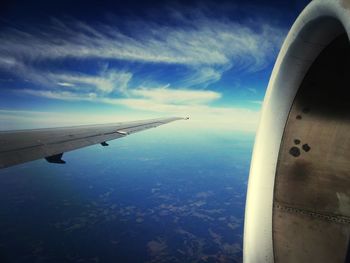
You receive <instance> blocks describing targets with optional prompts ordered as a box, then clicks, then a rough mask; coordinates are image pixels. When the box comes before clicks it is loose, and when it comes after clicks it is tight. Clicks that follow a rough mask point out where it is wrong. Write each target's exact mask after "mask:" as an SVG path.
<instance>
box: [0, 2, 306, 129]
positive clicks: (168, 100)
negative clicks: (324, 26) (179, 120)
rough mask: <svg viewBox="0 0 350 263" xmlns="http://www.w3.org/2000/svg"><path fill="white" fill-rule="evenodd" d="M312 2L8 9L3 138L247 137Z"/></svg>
mask: <svg viewBox="0 0 350 263" xmlns="http://www.w3.org/2000/svg"><path fill="white" fill-rule="evenodd" d="M2 2H3V1H2ZM307 2H308V1H273V0H272V1H134V0H129V1H127V2H125V1H88V3H86V1H73V2H72V1H4V2H3V3H1V5H2V6H1V7H0V124H1V127H0V129H1V130H8V129H22V128H33V127H53V126H65V125H74V124H87V123H105V122H115V121H128V120H137V119H146V118H156V117H168V116H183V117H185V116H189V117H190V118H191V125H192V127H193V128H196V129H198V128H203V129H207V128H213V127H214V128H215V129H218V128H219V129H225V130H235V131H244V132H254V131H255V130H256V127H257V123H258V119H259V113H260V109H261V105H262V101H263V98H264V94H265V91H266V87H267V84H268V80H269V77H270V74H271V71H272V68H273V65H274V62H275V59H276V57H277V54H278V51H279V49H280V47H281V45H282V43H283V40H284V38H285V37H286V34H287V33H288V30H289V28H290V27H291V25H292V23H293V21H294V20H295V18H296V17H297V15H298V14H299V13H300V11H301V10H302V9H303V7H304V6H305V5H306V4H307Z"/></svg>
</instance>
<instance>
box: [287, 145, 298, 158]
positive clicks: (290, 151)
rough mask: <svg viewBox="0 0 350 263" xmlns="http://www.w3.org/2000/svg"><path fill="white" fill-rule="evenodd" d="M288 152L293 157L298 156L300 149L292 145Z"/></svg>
mask: <svg viewBox="0 0 350 263" xmlns="http://www.w3.org/2000/svg"><path fill="white" fill-rule="evenodd" d="M289 154H290V155H292V156H294V157H298V156H299V155H300V150H299V148H298V147H295V146H294V147H292V148H290V150H289Z"/></svg>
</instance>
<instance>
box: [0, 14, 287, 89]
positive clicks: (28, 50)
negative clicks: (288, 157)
mask: <svg viewBox="0 0 350 263" xmlns="http://www.w3.org/2000/svg"><path fill="white" fill-rule="evenodd" d="M177 19H179V20H181V19H182V20H181V21H178V22H181V23H182V26H181V27H176V26H173V27H171V26H167V25H164V24H160V23H156V22H147V21H140V20H138V21H134V22H133V27H132V29H130V30H131V31H132V30H133V31H134V32H133V31H132V32H129V31H128V33H124V32H123V31H122V30H120V29H119V28H118V27H117V26H114V25H113V26H112V25H108V24H94V25H89V24H86V23H83V22H80V21H77V20H75V21H74V20H73V21H71V22H69V23H68V22H66V23H64V22H62V21H60V20H57V19H56V20H54V23H52V24H51V25H49V26H47V27H42V28H39V29H37V30H27V31H25V32H24V31H20V30H17V29H16V30H15V29H8V30H3V31H2V32H0V43H1V45H0V57H3V58H2V59H0V67H2V68H7V69H9V70H11V68H13V66H14V65H17V67H22V68H23V67H25V68H23V71H24V72H21V70H20V71H19V72H18V73H22V75H25V73H27V72H25V71H28V67H30V66H31V63H33V62H37V61H44V60H48V59H50V60H52V59H66V58H78V59H87V58H98V59H107V60H127V61H139V62H147V63H167V64H181V65H185V66H187V67H189V68H191V71H190V73H191V75H190V76H189V77H188V79H187V83H188V84H189V85H196V84H200V83H211V82H215V81H217V80H219V79H220V78H221V75H222V73H223V72H224V71H226V70H227V69H229V68H231V67H235V68H237V69H244V70H250V71H255V70H259V69H262V68H264V67H265V66H266V65H267V64H268V63H269V62H271V61H270V59H271V55H272V54H275V53H276V52H277V50H278V48H279V46H280V44H281V42H282V40H283V37H284V31H283V30H282V29H280V28H278V27H273V26H271V25H268V24H264V23H261V24H260V25H254V26H252V25H250V24H241V23H238V22H234V21H230V20H227V19H226V20H223V19H221V20H220V19H213V18H208V17H206V16H205V15H203V14H202V15H198V16H196V17H195V18H194V19H193V20H191V21H189V20H184V19H183V18H177ZM135 28H138V30H134V29H135ZM140 29H142V30H140ZM29 73H30V74H34V73H36V74H39V73H42V72H35V71H32V72H29ZM37 78H39V77H38V76H37ZM39 79H40V78H39ZM44 79H45V78H44ZM82 81H84V80H83V79H82ZM87 81H89V82H91V81H92V82H95V80H92V79H89V80H87ZM96 85H97V86H99V84H96ZM105 86H106V89H107V90H109V89H110V88H111V87H108V84H107V85H105Z"/></svg>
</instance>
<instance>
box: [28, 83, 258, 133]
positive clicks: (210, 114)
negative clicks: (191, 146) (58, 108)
mask: <svg viewBox="0 0 350 263" xmlns="http://www.w3.org/2000/svg"><path fill="white" fill-rule="evenodd" d="M24 92H26V93H28V94H31V95H35V96H41V97H46V98H52V99H60V100H80V101H92V102H98V103H107V104H112V105H119V106H124V107H127V108H129V109H133V110H137V111H138V112H139V113H141V114H145V113H148V114H156V116H180V117H185V116H190V117H191V124H192V127H193V128H194V129H199V128H203V129H224V130H238V131H249V132H252V131H255V129H256V127H257V123H258V119H259V114H260V113H259V111H254V110H249V109H244V108H237V107H215V106H209V105H207V104H208V103H209V102H211V101H215V100H216V99H218V98H220V96H221V94H220V93H217V92H213V91H204V90H203V91H198V90H174V89H169V88H158V89H154V90H151V89H141V90H133V91H132V92H131V93H135V94H134V96H135V97H130V98H106V97H96V94H94V93H91V94H84V95H79V94H75V93H72V92H68V91H65V92H60V91H58V92H53V91H37V90H24ZM183 95H184V96H185V97H187V98H188V99H182V96H183Z"/></svg>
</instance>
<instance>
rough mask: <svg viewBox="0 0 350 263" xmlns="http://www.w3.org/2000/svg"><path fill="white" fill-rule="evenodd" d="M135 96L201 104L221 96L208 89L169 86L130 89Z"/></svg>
mask: <svg viewBox="0 0 350 263" xmlns="http://www.w3.org/2000/svg"><path fill="white" fill-rule="evenodd" d="M130 94H132V95H133V96H135V97H144V98H146V99H149V100H150V101H153V102H156V103H168V104H176V105H178V104H203V103H209V102H211V101H214V100H216V99H219V98H221V94H220V93H218V92H214V91H210V90H188V89H169V88H166V87H164V88H153V89H147V88H141V89H134V90H131V91H130Z"/></svg>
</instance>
